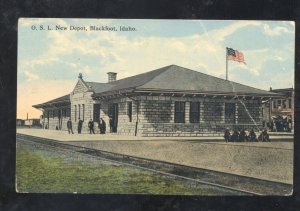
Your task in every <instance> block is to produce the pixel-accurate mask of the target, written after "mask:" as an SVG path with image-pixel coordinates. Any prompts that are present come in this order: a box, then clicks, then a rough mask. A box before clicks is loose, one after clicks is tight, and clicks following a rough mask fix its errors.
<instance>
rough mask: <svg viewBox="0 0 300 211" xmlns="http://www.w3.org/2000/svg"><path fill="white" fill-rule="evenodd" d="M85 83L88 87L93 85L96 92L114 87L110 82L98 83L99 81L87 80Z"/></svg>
mask: <svg viewBox="0 0 300 211" xmlns="http://www.w3.org/2000/svg"><path fill="white" fill-rule="evenodd" d="M85 84H86V85H87V87H89V86H91V88H92V90H93V91H94V92H95V93H100V92H105V91H108V90H110V89H111V88H112V87H114V85H113V84H110V83H109V84H108V83H97V82H87V81H85Z"/></svg>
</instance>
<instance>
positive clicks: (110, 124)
mask: <svg viewBox="0 0 300 211" xmlns="http://www.w3.org/2000/svg"><path fill="white" fill-rule="evenodd" d="M113 126H114V121H113V119H112V118H111V116H110V117H109V132H110V133H112V132H113Z"/></svg>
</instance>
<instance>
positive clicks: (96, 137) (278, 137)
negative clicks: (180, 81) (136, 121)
mask: <svg viewBox="0 0 300 211" xmlns="http://www.w3.org/2000/svg"><path fill="white" fill-rule="evenodd" d="M17 133H20V134H25V135H32V136H37V137H45V138H50V139H55V140H59V141H84V140H88V141H101V140H120V141H124V140H126V141H127V140H128V141H129V140H141V141H150V140H174V141H175V140H180V141H182V140H195V141H197V140H198V141H201V140H203V141H219V142H224V138H223V137H222V136H202V137H201V136H200V137H199V136H198V137H180V136H173V137H140V136H126V135H118V134H115V133H106V134H88V133H82V134H77V132H76V131H74V134H68V132H67V131H61V130H45V129H34V128H21V129H17ZM257 135H258V134H257ZM269 135H270V138H271V140H272V141H293V138H294V135H293V134H292V133H286V134H284V133H276V132H271V133H269ZM240 144H242V143H240Z"/></svg>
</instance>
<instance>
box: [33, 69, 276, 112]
mask: <svg viewBox="0 0 300 211" xmlns="http://www.w3.org/2000/svg"><path fill="white" fill-rule="evenodd" d="M84 83H85V84H86V85H87V87H89V86H91V88H92V90H93V91H94V92H95V94H94V95H95V96H97V95H101V94H104V93H108V92H110V91H118V90H125V89H135V90H148V91H151V90H153V91H155V90H156V91H185V92H186V91H187V92H200V93H214V94H217V93H218V94H230V93H231V94H232V93H236V94H246V95H258V96H260V95H261V96H270V97H271V96H280V94H277V93H274V92H269V91H265V90H261V89H256V88H253V87H250V86H246V85H242V84H239V83H236V82H232V81H228V80H224V79H221V78H217V77H214V76H211V75H207V74H204V73H201V72H197V71H194V70H190V69H187V68H184V67H180V66H177V65H169V66H166V67H162V68H159V69H156V70H152V71H150V72H146V73H143V74H139V75H135V76H132V77H128V78H124V79H121V80H116V81H114V82H111V83H97V82H86V81H85V82H84ZM62 102H70V97H69V95H65V96H62V97H59V98H56V99H54V100H50V101H48V102H45V103H42V104H38V105H34V106H33V107H40V106H43V105H45V104H53V103H62Z"/></svg>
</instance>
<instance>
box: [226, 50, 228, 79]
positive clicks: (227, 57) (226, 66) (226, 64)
mask: <svg viewBox="0 0 300 211" xmlns="http://www.w3.org/2000/svg"><path fill="white" fill-rule="evenodd" d="M227 80H228V49H227V47H226V81H227Z"/></svg>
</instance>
